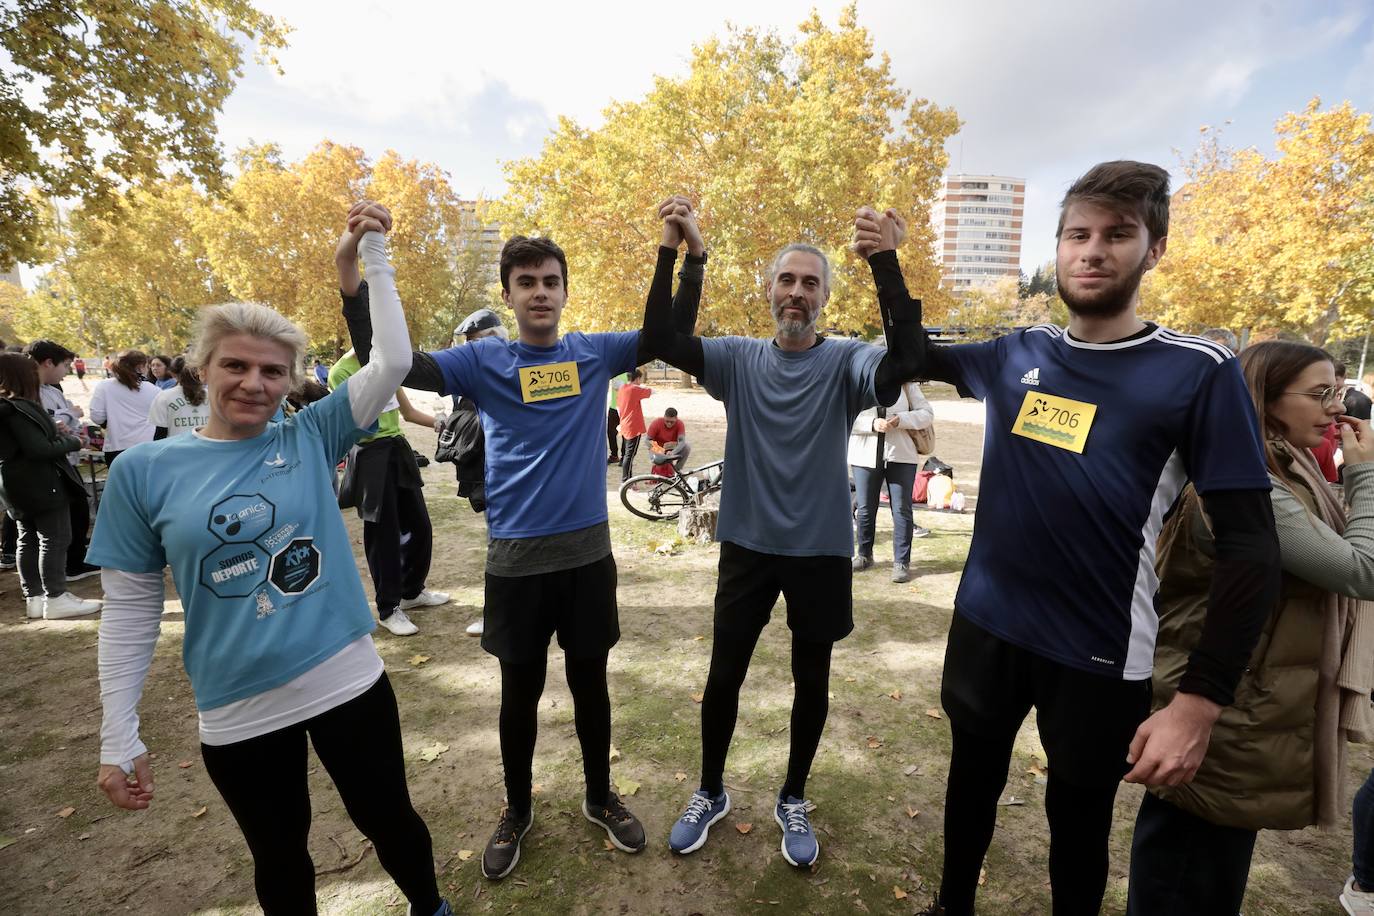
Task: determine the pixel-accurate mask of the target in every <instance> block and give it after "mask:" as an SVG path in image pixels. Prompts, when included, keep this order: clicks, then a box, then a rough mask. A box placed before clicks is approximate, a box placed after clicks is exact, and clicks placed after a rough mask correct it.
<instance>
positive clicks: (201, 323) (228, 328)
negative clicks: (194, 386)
mask: <svg viewBox="0 0 1374 916" xmlns="http://www.w3.org/2000/svg"><path fill="white" fill-rule="evenodd" d="M231 334H247V335H249V336H251V337H260V338H263V339H264V340H272V341H276V342H277V343H279V344H281V345H282V346H284V347H286V348H287V349H288V350H290V351H291V362H290V364H289V366H290V371H291V388H292V389H293V390H294V389H295V388H297V387H299V386H300V383H301V380H302V379H303V378H304V377H305V351H306V348H307V347H308V346H309V340H308V339H307V338H306V336H305V332H304V331H302V330H301V329H300V328H299V327H297V326H296V324H295V323H293V322H292V321H290V320H288V319H287V318H286V317H285V316H284V315H282V314H281V313H280V312H278V311H276V310H275V309H272V308H269V307H268V306H265V305H259V304H258V303H256V302H226V303H224V304H222V305H207V306H206V307H205V308H203V309H201V310H200V315H199V316H198V317H197V318H196V324H195V327H194V328H193V330H192V343H191V349H190V352H189V353H187V355H186V361H187V363H189V364H190V365H191V366H194V367H195V368H197V369H199V368H202V367H204V366H205V365H206V364H207V363H209V362H210V358H211V357H212V356H213V355H214V352H215V348H216V347H218V346H219V344H220V341H221V340H223V339H224V338H226V337H228V336H229V335H231Z"/></svg>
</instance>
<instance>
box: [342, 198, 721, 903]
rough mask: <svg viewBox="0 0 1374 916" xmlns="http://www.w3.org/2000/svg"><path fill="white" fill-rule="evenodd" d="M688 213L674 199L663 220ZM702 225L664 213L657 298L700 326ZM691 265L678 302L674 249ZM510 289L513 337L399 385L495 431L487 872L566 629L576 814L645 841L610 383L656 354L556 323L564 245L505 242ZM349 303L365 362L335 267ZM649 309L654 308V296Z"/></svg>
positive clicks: (523, 802) (509, 856)
mask: <svg viewBox="0 0 1374 916" xmlns="http://www.w3.org/2000/svg"><path fill="white" fill-rule="evenodd" d="M685 214H690V204H689V203H688V202H687V201H686V199H685V198H670V199H669V200H667V201H665V202H664V203H663V205H662V207H661V211H660V216H663V217H666V216H675V215H685ZM695 230H696V225H695V222H694V221H687V223H686V231H684V229H683V228H682V223H681V221H675V220H665V222H664V232H663V243H662V246H661V247H660V248H659V256H658V264H657V267H656V270H655V273H654V279H653V283H652V285H651V289H650V293H649V296H650V299H651V300H655V301H657V300H661V302H659V304H660V305H661V306H662V307H663V308H664V309H666V310H669V311H671V313H672V315H673V317H672V318H671V319H670V321H671V322H673V323H674V325H675V326H678V323H680V325H681V327H683V328H685V329H686V330H688V331H690V329H691V327H692V325H693V324H694V323H695V320H696V310H697V303H698V301H699V299H700V295H701V281H702V278H703V276H704V266H705V262H706V250H705V248H704V247H703V245H702V242H701V235H700V233H698V232H696V231H695ZM684 241H685V242H686V243H687V250H688V254H687V262H686V265H685V266H684V268H683V272H682V274H681V277H682V283H681V284H680V285H679V289H678V297H677V299H676V300H670V296H671V291H672V272H673V266H674V264H675V262H676V259H677V250H678V247H679V246H680V245H681V244H682V243H683V242H684ZM500 278H501V296H502V299H503V300H504V301H505V303H506V305H507V306H509V307H510V309H511V311H512V312H513V313H514V314H515V320H516V325H517V326H518V328H519V336H518V338H517V339H516V340H514V341H506V340H502V339H499V338H485V339H482V340H477V341H473V342H471V343H468V344H466V345H464V346H461V347H455V348H451V349H448V350H441V351H439V352H436V353H415V354H414V356H413V364H412V369H411V372H410V374H409V375H407V376H406V379H405V382H404V384H405V387H407V388H417V389H421V390H425V391H436V392H438V393H440V394H446V395H454V396H455V397H457V396H463V397H467V398H470V399H471V400H472V401H473V402H474V403H475V404H476V407H477V409H478V411H479V412H480V415H481V418H482V428H483V433H484V435H485V437H486V465H487V469H488V472H489V473H487V475H486V499H487V529H488V536H489V541H488V545H487V564H486V601H485V607H484V609H483V632H482V648H484V649H486V650H487V651H488V652H490V653H491V654H492V655H495V656H496V657H497V659H498V660H499V661H500V663H501V721H500V737H501V761H502V764H503V766H504V769H505V783H506V808H505V809H503V810H502V812H501V816H500V820H499V822H498V824H497V827H496V831H495V833H494V834H493V835H492V837H491V840H490V841H489V842H488V843H487V847H486V850H485V852H484V853H483V856H482V873H483V874H484V875H486V876H487V877H488V878H491V879H500V878H504V877H505V876H506V875H508V874H510V872H511V870H512V869H513V868H514V867H515V865H516V863H517V862H518V861H519V857H520V840H521V839H522V838H523V837H524V835H525V833H526V832H527V831H528V830H529V829H530V826H531V824H532V823H533V809H532V807H531V799H530V792H531V781H532V770H531V768H532V764H533V759H534V745H535V735H536V730H537V711H538V704H539V698H540V696H541V695H542V694H543V691H544V678H545V670H546V664H547V659H548V647H549V640H550V638H551V637H552V636H553V634H555V633H557V634H558V644H559V646H560V647H562V649H563V651H564V653H565V658H566V671H567V679H568V687H569V690H570V691H571V692H572V696H573V705H574V707H575V712H576V716H575V718H576V727H577V737H578V741H579V743H580V744H581V748H582V765H583V774H584V776H585V778H586V785H587V793H586V799H585V801H584V802H583V806H582V812H583V814H584V815H585V816H586V817H587V819H588V820H590V821H592V822H593V823H595V824H597V825H599V826H601V827H602V828H604V829H605V830H606V833H607V835H608V836H609V837H610V841H611V842H612V843H613V844H615V846H617V847H618V848H619V849H621V850H623V851H625V852H630V853H633V852H638V851H639V850H640V849H643V848H644V845H645V838H644V828H643V826H642V825H641V824H640V822H639V821H638V819H636V818H635V816H634V815H633V814H631V813H630V812H629V810H628V809H626V807H625V806H624V804H622V802H621V801H620V799H619V798H618V797H617V796H616V794H615V793H614V792H612V791H611V787H610V762H609V755H610V746H611V706H610V697H609V693H608V690H607V683H606V661H607V655H608V653H609V651H610V649H611V647H612V646H613V645H615V643H616V641H617V640H618V639H619V638H620V625H619V619H618V614H617V609H616V597H615V587H616V567H615V560H614V558H613V557H612V555H611V538H610V528H609V526H608V524H607V512H606V464H605V455H606V453H605V449H604V447H603V445H602V443H603V441H604V440H603V439H602V435H603V427H602V424H603V423H604V422H605V419H606V414H605V409H604V407H603V401H602V393H603V392H605V391H606V390H607V386H608V385H609V384H610V380H611V378H612V377H613V376H616V375H619V374H621V373H624V372H628V371H629V370H631V369H633V368H634V367H635V366H637V365H640V364H642V363H645V362H648V361H649V360H650V359H652V358H654V356H655V354H653V353H652V352H651V351H650V350H649V349H647V348H646V346H645V344H644V342H643V340H642V335H641V333H640V332H639V331H629V332H624V333H610V334H583V333H579V332H572V333H567V334H562V335H560V334H559V320H560V318H561V316H562V312H563V306H564V304H565V303H566V301H567V296H568V263H567V258H566V257H565V256H564V254H563V250H562V249H561V248H559V247H558V246H557V245H556V244H554V243H553V242H552V241H551V240H549V239H545V238H525V237H523V236H516V237H514V238H512V239H510V240H509V241H507V242H506V244H505V246H504V247H503V248H502V250H501V263H500ZM340 283H341V289H342V292H343V294H344V314H345V318H346V319H347V320H348V324H349V331H350V334H351V335H353V343H354V348H355V350H356V351H357V353H358V357H359V359H360V361H366V359H367V353H368V344H367V341H368V339H369V338H370V336H371V335H370V330H369V328H368V327H367V325H366V300H367V297H366V286H365V285H364V284H362V283H361V281H360V279H359V278H358V276H357V274H356V272H353V273H350V274H345V273H343V272H341V273H340ZM646 311H647V306H646Z"/></svg>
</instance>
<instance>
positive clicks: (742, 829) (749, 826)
mask: <svg viewBox="0 0 1374 916" xmlns="http://www.w3.org/2000/svg"><path fill="white" fill-rule="evenodd" d="M735 829H736V830H738V831H739V832H740V833H748V832H749V831H750V830H753V829H754V825H753V824H736V825H735Z"/></svg>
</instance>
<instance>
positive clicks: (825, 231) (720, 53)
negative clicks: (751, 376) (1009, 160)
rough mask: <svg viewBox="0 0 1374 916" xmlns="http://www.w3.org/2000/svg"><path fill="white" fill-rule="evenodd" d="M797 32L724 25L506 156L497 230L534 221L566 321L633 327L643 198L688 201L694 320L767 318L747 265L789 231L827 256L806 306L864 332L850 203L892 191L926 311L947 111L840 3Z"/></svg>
mask: <svg viewBox="0 0 1374 916" xmlns="http://www.w3.org/2000/svg"><path fill="white" fill-rule="evenodd" d="M800 32H801V36H800V38H799V39H798V40H795V41H791V42H785V41H783V40H782V39H781V38H780V37H778V36H777V35H776V34H772V33H764V32H759V31H756V30H754V29H742V30H741V29H732V30H731V31H730V32H729V33H728V34H727V36H726V37H725V38H724V39H719V38H712V39H710V40H708V41H706V42H705V43H703V44H701V45H699V46H697V47H696V48H694V49H693V54H692V62H691V71H690V73H689V74H688V75H687V76H686V77H684V78H682V79H667V78H659V79H657V80H656V82H655V86H654V89H653V90H652V91H651V92H650V93H649V94H648V95H647V96H645V97H644V98H643V99H642V100H640V101H636V102H619V103H616V104H613V105H612V106H611V107H610V108H608V109H607V110H606V116H605V123H604V124H603V126H602V127H600V128H598V129H596V130H589V129H587V128H584V127H581V126H579V125H577V124H575V123H574V122H572V121H571V120H569V119H566V118H564V119H560V121H559V125H558V128H557V130H556V131H555V133H554V135H553V136H552V137H550V138H549V139H548V140H547V141H546V143H545V145H544V148H543V151H542V152H541V154H540V155H539V156H537V157H534V158H531V159H526V160H521V161H517V162H513V163H509V164H508V165H507V174H508V178H509V191H508V194H507V196H506V198H505V200H504V201H503V202H502V205H501V206H500V207H499V208H498V211H497V217H498V219H499V220H500V221H501V223H502V224H503V225H504V226H505V227H506V229H507V230H508V231H509V232H520V233H526V234H529V233H541V234H545V235H548V236H551V237H552V238H553V239H554V240H555V241H557V242H558V243H559V244H560V245H561V246H562V247H563V248H564V250H565V251H566V252H567V254H568V259H569V262H570V268H571V270H570V273H571V276H570V283H569V300H568V306H567V312H566V318H565V321H566V323H567V325H568V326H569V327H572V328H577V329H580V330H588V331H593V330H606V329H611V328H624V327H633V326H637V324H638V322H639V320H640V315H641V312H642V309H643V302H644V295H645V291H646V290H647V288H648V283H649V277H650V274H651V272H652V267H653V246H654V244H655V241H656V239H657V237H658V225H657V219H656V206H657V204H658V202H659V201H660V200H661V199H663V198H664V197H666V196H667V195H669V194H674V193H682V194H686V195H687V196H689V197H691V198H692V199H693V200H694V201H696V203H697V209H698V213H699V217H700V221H701V225H702V230H703V233H704V234H705V236H706V242H707V245H708V247H709V248H710V251H711V266H710V270H709V275H710V278H709V281H708V286H707V290H708V296H707V299H706V302H705V305H704V307H703V309H702V312H701V317H700V320H699V322H698V328H699V330H700V331H701V332H703V333H707V334H722V333H744V334H762V333H770V332H771V328H772V319H771V317H770V316H769V313H768V307H767V304H766V302H765V300H764V296H763V281H764V278H765V274H766V271H767V268H768V265H769V262H770V260H771V258H772V256H773V255H774V254H775V253H776V252H777V251H778V250H779V249H780V248H782V247H783V246H784V245H786V244H788V243H790V242H796V241H805V242H809V243H811V244H814V245H816V246H818V247H819V248H821V249H822V250H824V251H826V252H827V253H828V254H829V255H830V256H831V261H832V264H833V265H834V268H835V270H834V276H833V280H832V284H831V297H830V302H829V304H828V305H827V307H826V309H825V311H824V312H823V313H822V317H821V322H822V324H824V325H831V326H836V327H840V328H843V329H846V330H849V329H854V330H867V331H869V332H871V333H876V329H877V325H878V319H877V307H876V304H875V300H874V295H873V290H872V279H871V276H870V275H869V273H868V270H867V267H866V266H865V265H863V264H861V263H860V262H859V261H858V260H857V259H856V258H854V257H852V256H847V255H846V248H847V245H848V243H849V240H850V236H851V233H852V226H853V219H854V211H855V210H856V209H857V208H858V207H860V206H863V205H866V204H871V205H876V206H879V207H889V206H890V207H894V208H896V209H898V210H899V211H901V212H902V213H903V214H904V215H905V216H907V217H908V224H909V225H910V227H911V230H910V234H909V235H908V238H907V242H906V245H905V247H904V248H903V249H902V255H903V260H904V264H903V269H904V273H905V275H906V278H907V283H908V284H909V286H910V288H911V290H912V294H913V295H916V296H921V297H923V298H924V299H925V300H926V304H927V312H928V314H931V315H932V316H937V317H938V316H939V315H940V314H942V313H943V311H944V310H946V309H947V308H948V306H949V305H950V303H951V302H952V300H951V298H950V296H949V295H948V293H945V292H943V291H941V290H940V288H939V268H938V267H937V265H936V263H935V261H934V258H933V255H932V251H933V246H934V236H933V230H932V229H931V228H930V225H929V201H930V200H932V199H933V197H934V195H935V191H936V188H937V187H938V184H939V179H940V175H941V173H942V171H943V169H944V166H945V164H946V156H945V153H944V143H945V140H946V139H947V138H948V137H950V136H951V135H953V134H954V133H955V132H956V131H957V130H958V126H959V121H958V118H957V117H956V116H955V114H954V112H953V111H952V110H950V109H948V108H941V107H939V106H936V105H934V104H932V103H930V102H928V101H926V100H924V99H918V100H915V101H913V102H910V103H908V93H907V92H906V91H904V90H902V89H900V88H899V87H898V86H897V85H896V83H895V81H894V80H893V77H892V74H891V68H890V65H889V61H888V59H887V58H886V56H882V57H875V54H874V50H873V41H872V38H871V37H870V36H869V33H868V31H867V30H865V29H863V28H861V27H860V26H859V25H858V21H857V14H856V12H855V8H854V6H853V5H850V6H848V7H847V8H845V10H844V11H843V12H842V13H841V15H840V20H839V25H838V28H834V29H832V28H829V27H828V26H826V25H825V23H824V22H822V20H821V19H820V17H819V16H818V15H817V14H815V13H813V14H812V15H811V16H810V18H808V19H807V20H806V21H805V22H803V23H802V24H801V27H800Z"/></svg>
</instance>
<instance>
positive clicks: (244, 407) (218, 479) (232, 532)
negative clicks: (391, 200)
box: [89, 202, 452, 916]
mask: <svg viewBox="0 0 1374 916" xmlns="http://www.w3.org/2000/svg"><path fill="white" fill-rule="evenodd" d="M390 222H391V217H390V214H388V213H387V211H386V210H385V208H383V207H380V206H379V205H376V204H370V203H366V202H365V203H363V204H359V205H358V206H356V207H354V209H353V211H352V212H351V213H350V214H349V224H348V230H347V231H346V232H345V233H344V236H343V238H342V239H341V240H340V242H339V250H338V252H337V254H336V257H337V258H339V259H349V258H352V259H356V258H357V257H358V256H359V254H361V256H362V259H363V261H364V263H365V265H366V267H367V275H368V278H369V280H371V281H372V284H373V291H374V292H373V296H372V300H371V302H372V316H371V317H372V321H373V326H374V338H375V341H376V343H375V351H374V352H375V355H374V358H373V360H372V362H371V363H370V364H369V365H368V366H367V367H366V368H364V369H363V370H361V371H360V372H358V373H357V374H356V375H354V376H353V377H352V378H351V379H349V381H348V382H347V383H346V384H345V385H343V386H341V387H340V388H339V389H338V390H337V391H335V392H334V393H333V394H331V395H330V396H328V397H326V398H324V399H323V400H320V401H318V402H316V403H314V404H311V405H310V406H308V407H307V408H305V409H304V410H301V411H300V412H298V413H296V414H295V415H294V416H292V417H290V418H288V419H286V420H284V421H282V422H272V417H273V414H274V413H275V412H276V411H277V410H278V409H279V405H280V404H281V401H282V398H283V397H284V396H285V394H286V392H287V391H288V390H289V389H290V388H291V387H292V385H293V384H295V383H296V382H297V381H299V379H300V378H301V377H302V376H303V374H304V365H303V360H304V355H305V351H306V346H307V341H306V337H305V334H304V332H302V331H301V329H300V328H298V327H296V326H295V325H294V324H292V323H291V322H289V321H287V320H286V319H285V318H283V317H282V316H281V315H279V314H277V313H276V312H275V311H273V310H272V309H270V308H267V307H266V306H261V305H251V304H245V303H231V304H228V305H219V306H213V307H210V308H207V309H205V310H204V311H203V312H202V314H201V318H200V323H199V328H198V334H197V339H196V342H195V344H194V345H193V347H192V351H191V354H190V357H189V360H188V361H189V363H190V364H191V365H192V366H194V367H196V368H197V369H198V370H199V372H200V376H201V379H202V380H203V381H204V383H205V388H206V392H207V395H208V404H209V408H210V419H209V422H207V423H206V424H205V426H204V427H203V428H202V429H200V430H197V431H195V432H192V433H190V434H188V435H183V436H177V437H172V438H166V439H161V440H157V441H153V442H148V443H143V444H140V445H136V446H134V447H133V448H130V449H129V450H128V451H127V452H126V453H125V454H124V455H123V456H122V457H121V459H120V461H119V464H118V466H117V467H113V468H111V473H110V477H109V482H108V484H107V486H106V489H105V498H104V500H103V501H102V504H101V507H100V513H99V517H98V519H97V521H96V527H95V533H94V535H93V537H92V541H91V548H90V554H89V555H90V556H91V557H92V558H93V560H92V561H93V562H96V561H97V560H98V562H99V563H100V564H101V566H102V567H103V570H104V571H103V573H102V581H103V584H104V587H105V597H106V601H105V613H104V615H103V617H102V619H101V625H100V685H101V700H102V705H103V707H104V720H103V722H102V725H101V758H100V763H101V765H100V773H99V777H98V780H99V784H100V787H101V788H102V789H103V790H104V791H105V793H106V794H107V795H108V796H109V797H110V800H111V801H112V802H113V803H114V804H115V805H117V806H119V807H122V808H129V809H140V808H147V807H148V806H149V804H150V803H151V801H152V797H153V773H152V767H151V764H150V763H149V756H150V755H149V753H148V748H147V747H146V746H145V745H144V744H143V742H142V741H141V740H140V739H139V734H138V715H137V706H138V701H139V698H140V696H141V694H142V690H143V682H144V679H145V678H146V677H147V673H148V667H149V663H150V662H151V660H152V656H153V649H154V645H155V643H156V641H157V636H158V627H159V623H160V620H161V616H162V608H163V570H164V568H166V567H168V566H170V567H171V570H172V576H173V579H174V580H175V582H176V586H177V593H178V595H179V596H180V598H181V603H182V607H183V608H184V610H185V620H186V629H185V638H184V641H183V645H182V658H183V661H184V663H185V667H186V672H187V674H188V675H189V677H190V679H191V687H192V689H193V691H194V693H195V698H196V706H197V709H198V711H199V720H200V722H199V731H200V741H201V757H202V759H203V760H204V761H205V769H206V772H207V774H208V775H209V776H210V779H211V781H213V782H214V784H215V788H216V789H218V790H219V793H220V795H221V796H223V798H224V801H225V803H226V805H227V807H228V808H229V811H230V812H231V813H232V814H233V816H234V819H235V820H236V821H237V822H238V825H239V827H240V829H241V830H242V831H243V835H244V839H245V840H246V841H247V843H248V847H249V849H250V850H251V851H252V854H253V865H254V884H255V887H256V890H257V895H258V901H259V902H260V903H261V904H262V907H263V910H264V912H265V913H268V914H275V913H292V914H294V913H313V912H315V871H314V866H313V864H312V863H311V860H310V854H309V850H308V847H307V839H308V835H309V830H310V795H309V790H308V781H307V772H306V766H307V757H306V743H307V739H308V740H309V742H310V743H311V744H312V745H313V746H314V748H315V752H316V754H317V755H318V756H319V758H320V761H321V762H322V763H323V764H324V766H325V769H326V770H327V771H328V773H329V776H330V778H331V779H332V780H333V782H334V785H335V787H336V788H337V789H338V790H339V795H340V796H341V797H342V799H343V801H344V806H345V807H346V808H347V810H348V813H349V816H350V817H351V818H352V819H353V823H354V824H355V825H356V826H357V827H358V829H359V830H360V831H362V833H363V834H364V835H366V836H367V838H368V839H369V840H371V841H372V845H373V847H374V848H375V849H376V850H377V858H378V860H379V861H380V862H381V864H382V866H383V867H384V868H385V869H386V870H387V872H388V873H389V874H390V875H391V877H392V878H393V879H394V880H395V881H396V883H397V885H398V886H399V887H400V889H401V891H402V892H403V893H404V894H405V896H406V898H407V899H408V900H409V902H410V913H412V914H424V916H429V914H451V912H452V910H451V909H450V908H449V906H448V904H447V903H445V902H444V901H443V900H442V899H441V898H440V897H439V892H438V886H437V883H436V881H435V877H434V860H433V847H432V843H431V841H430V836H429V831H428V829H427V828H426V827H425V823H424V821H423V820H422V819H421V818H420V816H419V814H417V813H416V812H415V809H414V808H413V807H412V806H411V803H410V795H409V790H408V788H407V785H406V777H405V760H404V755H403V750H402V744H401V728H400V718H399V714H398V711H397V706H396V697H395V694H394V693H393V692H392V689H391V684H390V682H389V681H388V679H387V676H386V673H385V671H384V670H383V666H382V660H381V658H380V656H378V654H377V650H376V648H375V646H374V645H373V643H372V635H371V633H372V630H373V629H374V628H375V626H376V624H375V623H374V621H373V619H372V614H371V611H370V610H369V607H368V602H367V597H366V595H365V594H364V592H363V589H362V583H361V581H360V579H359V577H358V569H357V564H356V562H355V561H354V559H353V552H352V548H351V544H350V541H349V537H348V532H347V529H346V528H345V527H344V523H343V519H342V517H341V516H340V514H339V511H338V509H337V508H336V506H335V504H334V493H333V488H332V482H333V477H334V466H335V464H336V463H337V462H338V461H339V459H340V458H341V457H342V456H343V454H344V453H346V452H347V451H348V449H349V447H350V446H351V445H352V444H353V443H354V442H356V441H357V440H358V439H359V438H360V437H362V436H364V435H366V434H367V433H368V432H370V431H373V430H375V429H376V425H375V424H376V419H377V415H378V414H379V413H380V412H381V409H382V407H383V405H384V404H385V403H386V402H387V400H388V399H389V398H390V397H391V395H392V393H393V392H394V391H395V390H396V388H397V387H398V385H399V384H400V382H401V380H402V379H403V378H404V377H405V374H406V371H407V370H408V369H409V368H410V341H409V338H408V335H407V333H406V325H405V318H404V315H403V314H402V311H401V303H400V299H399V298H398V296H397V294H396V286H395V280H394V271H393V270H392V267H391V265H390V263H389V262H388V260H387V253H386V243H385V239H384V237H383V235H382V232H383V231H385V230H386V229H389V228H390Z"/></svg>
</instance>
